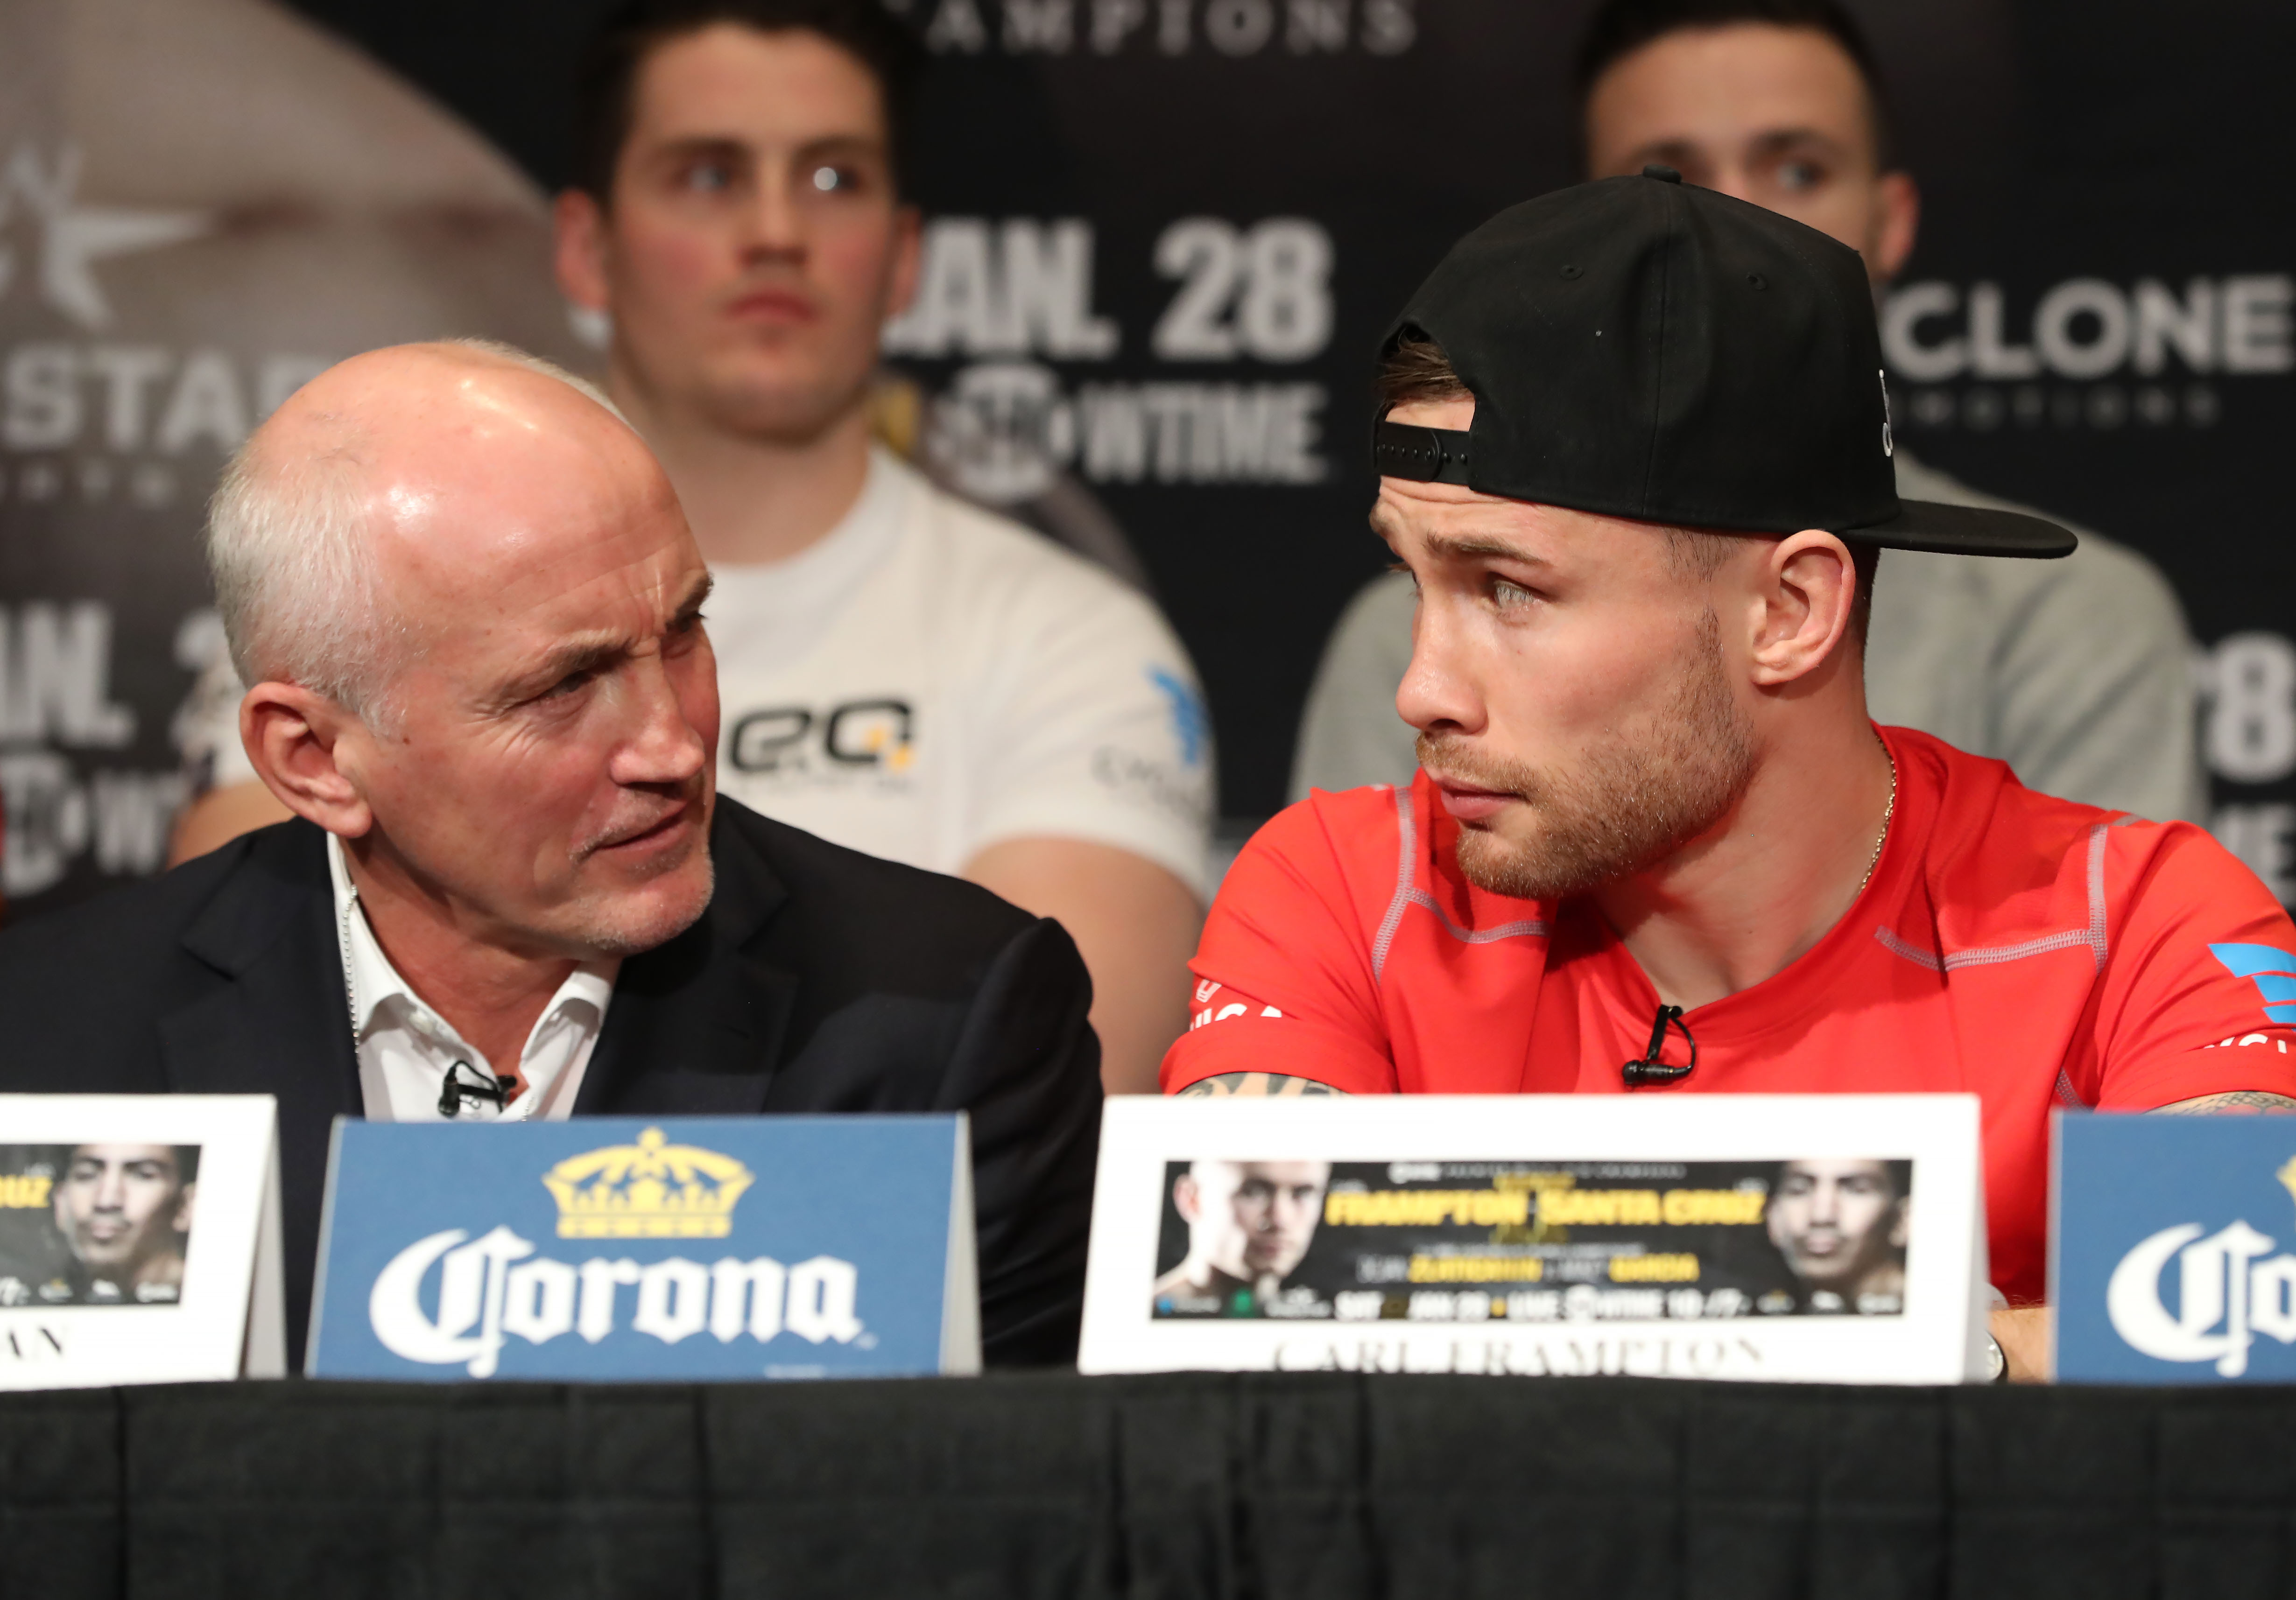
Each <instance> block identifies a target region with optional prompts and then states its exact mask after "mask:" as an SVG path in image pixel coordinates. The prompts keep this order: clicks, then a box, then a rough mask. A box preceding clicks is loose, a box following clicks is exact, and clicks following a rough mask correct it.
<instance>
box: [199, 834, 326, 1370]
mask: <svg viewBox="0 0 2296 1600" xmlns="http://www.w3.org/2000/svg"><path fill="white" fill-rule="evenodd" d="M325 850H326V845H325V836H324V834H322V833H321V832H320V831H319V829H316V828H314V827H312V826H311V825H310V824H309V823H307V822H291V823H288V824H286V825H285V826H284V827H282V828H275V829H267V830H266V831H265V832H264V833H262V834H258V835H257V836H256V837H254V839H253V840H252V841H251V842H250V846H249V847H248V850H247V855H246V859H245V860H244V861H242V863H241V864H240V866H239V868H238V869H237V870H235V871H234V872H233V873H232V875H231V876H230V877H229V878H226V879H225V882H224V885H223V886H222V887H221V888H220V889H218V890H217V893H216V895H215V897H214V899H212V900H211V901H209V903H208V905H207V907H206V909H205V910H202V911H201V914H200V916H199V918H197V919H196V920H195V921H193V924H192V926H191V927H189V928H188V929H186V930H185V932H184V937H183V944H184V948H185V949H186V950H188V951H190V952H191V953H192V954H193V955H194V956H196V957H198V958H199V959H201V961H203V962H205V963H206V964H207V965H209V967H213V968H215V970H216V971H217V972H218V973H221V974H222V975H223V976H225V977H226V978H228V979H230V980H232V981H231V982H230V983H228V984H225V985H224V986H223V987H221V988H218V989H216V990H214V991H213V992H209V994H207V995H205V996H203V997H202V998H201V999H200V1000H195V1001H193V1003H192V1004H190V1005H188V1006H184V1007H183V1008H179V1009H177V1010H175V1011H172V1012H169V1013H168V1015H166V1016H162V1017H161V1018H160V1056H161V1061H162V1064H163V1066H164V1069H165V1071H166V1073H167V1081H168V1090H170V1091H171V1092H173V1093H176V1094H266V1095H270V1096H272V1097H274V1098H275V1099H276V1100H277V1101H278V1104H279V1187H280V1202H281V1211H282V1213H283V1218H284V1224H285V1237H284V1239H283V1244H284V1245H285V1246H286V1254H285V1260H286V1264H287V1282H288V1319H289V1322H290V1325H291V1328H299V1327H301V1326H302V1324H303V1320H304V1318H305V1315H306V1314H307V1306H308V1302H309V1298H310V1282H311V1272H312V1268H313V1265H314V1263H315V1261H316V1256H317V1252H318V1239H319V1212H320V1201H321V1198H322V1196H323V1195H324V1192H325V1188H326V1180H327V1151H328V1145H329V1141H330V1138H331V1135H332V1132H333V1128H334V1120H335V1118H336V1117H338V1116H344V1115H348V1116H357V1115H359V1114H360V1110H361V1107H360V1102H359V1084H358V1057H357V1053H356V1052H355V1050H354V1049H353V1046H352V1042H351V1032H350V1024H349V1021H348V1000H346V999H345V997H344V993H343V974H342V960H341V957H340V953H339V950H338V946H337V944H336V942H335V927H334V917H333V892H332V888H331V887H330V886H329V883H328V879H327V868H326V853H325Z"/></svg>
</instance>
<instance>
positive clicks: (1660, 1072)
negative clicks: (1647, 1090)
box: [1619, 1005, 1698, 1089]
mask: <svg viewBox="0 0 2296 1600" xmlns="http://www.w3.org/2000/svg"><path fill="white" fill-rule="evenodd" d="M1669 1027H1671V1028H1674V1029H1676V1030H1677V1031H1678V1032H1679V1033H1681V1034H1682V1038H1683V1041H1684V1042H1685V1044H1687V1045H1689V1046H1690V1065H1687V1066H1669V1065H1667V1064H1666V1063H1665V1062H1663V1061H1661V1060H1660V1059H1659V1058H1658V1053H1659V1050H1660V1049H1661V1047H1662V1046H1663V1045H1664V1044H1665V1043H1666V1031H1667V1029H1669ZM1697 1070H1698V1041H1697V1040H1696V1039H1695V1038H1693V1037H1692V1035H1691V1032H1690V1024H1688V1023H1686V1022H1685V1021H1683V1020H1682V1008H1681V1007H1680V1006H1666V1005H1661V1007H1659V1008H1658V1016H1657V1017H1656V1018H1655V1019H1654V1020H1653V1021H1652V1023H1651V1036H1650V1046H1649V1048H1648V1049H1645V1050H1644V1051H1643V1055H1642V1059H1641V1060H1639V1061H1629V1062H1628V1063H1627V1064H1626V1065H1623V1066H1621V1067H1620V1068H1619V1075H1620V1077H1622V1078H1624V1079H1625V1080H1626V1082H1627V1087H1628V1089H1641V1088H1643V1087H1644V1086H1645V1085H1647V1084H1652V1083H1679V1082H1682V1080H1683V1079H1685V1078H1687V1077H1688V1076H1690V1074H1691V1073H1694V1072H1696V1071H1697Z"/></svg>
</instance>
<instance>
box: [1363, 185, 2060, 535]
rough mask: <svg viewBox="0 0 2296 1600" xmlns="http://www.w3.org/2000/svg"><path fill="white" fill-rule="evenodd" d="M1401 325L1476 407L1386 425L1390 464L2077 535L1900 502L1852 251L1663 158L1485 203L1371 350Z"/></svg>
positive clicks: (1522, 486)
mask: <svg viewBox="0 0 2296 1600" xmlns="http://www.w3.org/2000/svg"><path fill="white" fill-rule="evenodd" d="M1414 334H1415V335H1417V336H1419V337H1423V338H1425V339H1432V340H1433V341H1434V342H1435V343H1436V344H1438V345H1439V346H1440V347H1442V350H1443V353H1444V355H1446V356H1447V357H1448V358H1449V360H1450V363H1451V366H1452V368H1453V370H1454V371H1456V372H1457V373H1458V374H1459V377H1460V380H1462V381H1463V382H1464V383H1465V384H1466V386H1467V388H1469V389H1470V390H1471V391H1472V393H1473V395H1474V396H1475V420H1474V423H1473V425H1472V428H1471V429H1470V430H1469V431H1467V432H1465V433H1461V432H1458V431H1456V430H1454V429H1436V428H1414V427H1409V426H1406V425H1405V424H1401V423H1396V422H1390V421H1388V420H1386V419H1385V418H1384V417H1382V418H1381V419H1380V420H1378V421H1377V422H1376V423H1375V424H1374V429H1373V435H1374V437H1373V449H1372V453H1373V456H1374V460H1375V461H1376V462H1377V465H1378V468H1379V470H1380V472H1381V474H1382V476H1384V477H1389V478H1416V479H1420V480H1422V481H1427V482H1437V483H1454V484H1464V485H1465V486H1467V487H1469V488H1472V489H1478V490H1480V491H1481V492H1482V493H1484V494H1497V495H1503V496H1505V498H1507V499H1510V500H1531V501H1538V502H1541V503H1544V504H1546V505H1558V506H1568V507H1570V508H1571V509H1573V510H1581V511H1595V512H1599V513H1601V514H1603V515H1605V516H1611V517H1624V518H1632V519H1634V520H1636V521H1640V522H1659V523H1666V524H1669V525H1671V526H1675V527H1694V528H1717V529H1725V530H1729V531H1732V532H1743V533H1762V534H1792V533H1796V532H1799V531H1800V529H1803V528H1808V527H1815V528H1824V529H1825V530H1826V531H1827V532H1829V533H1833V534H1838V535H1841V538H1842V539H1844V540H1845V541H1849V542H1854V543H1866V544H1875V545H1882V546H1884V547H1887V548H1889V549H1892V550H1925V551H1944V552H1949V553H1953V554H1959V555H1974V556H2064V555H2071V553H2072V551H2073V547H2074V545H2075V544H2076V543H2078V541H2077V540H2075V538H2074V537H2073V535H2071V533H2070V532H2068V531H2067V530H2066V529H2064V528H2062V527H2058V526H2057V525H2056V524H2055V523H2054V522H2046V521H2044V520H2043V519H2041V518H2038V517H2027V516H2022V515H2020V514H2019V513H2017V512H2014V511H1996V510H1981V509H1980V508H1977V507H1974V506H1959V505H1940V504H1938V503H1936V502H1932V501H1923V500H1900V499H1898V488H1897V480H1896V477H1895V475H1894V473H1893V472H1892V470H1891V469H1890V454H1891V453H1892V451H1893V450H1894V448H1895V445H1894V442H1893V441H1892V439H1891V437H1890V396H1889V390H1888V387H1887V384H1886V381H1885V380H1884V378H1883V376H1882V347H1881V339H1880V337H1879V335H1878V334H1877V332H1876V331H1875V329H1874V299H1873V290H1871V289H1870V288H1869V287H1868V286H1867V283H1866V267H1865V264H1864V263H1863V262H1862V261H1861V260H1859V258H1858V256H1857V251H1855V250H1853V249H1849V247H1848V246H1846V245H1843V244H1841V243H1839V242H1837V241H1834V240H1832V239H1829V238H1828V237H1826V236H1825V234H1823V233H1819V232H1817V231H1816V229H1815V228H1808V227H1805V226H1803V225H1802V224H1800V223H1798V222H1795V221H1792V219H1791V218H1788V217H1784V216H1779V215H1778V214H1777V213H1776V212H1775V211H1766V210H1764V209H1763V208H1761V207H1759V206H1752V205H1748V204H1747V203H1746V202H1745V201H1743V200H1733V199H1731V198H1730V197H1729V196H1728V195H1726V194H1720V193H1718V192H1715V191H1713V190H1711V189H1700V188H1696V187H1693V186H1692V185H1690V184H1685V183H1683V182H1682V180H1681V177H1680V176H1679V175H1678V174H1677V173H1676V172H1675V171H1674V169H1673V168H1671V167H1644V169H1643V174H1642V176H1639V177H1626V178H1604V179H1603V180H1601V181H1600V182H1597V183H1592V184H1579V185H1577V186H1576V187H1574V188H1570V189H1562V190H1558V191H1557V192H1554V193H1553V194H1547V195H1543V196H1541V197H1540V198H1539V199H1538V200H1526V201H1525V202H1523V203H1522V204H1521V205H1519V206H1513V207H1511V208H1508V209H1506V210H1505V211H1502V212H1500V213H1499V214H1498V215H1497V216H1495V217H1493V218H1491V220H1490V221H1488V222H1487V223H1485V224H1483V225H1482V226H1481V227H1480V228H1477V229H1476V230H1475V231H1474V232H1473V233H1470V234H1468V235H1467V236H1466V237H1465V238H1464V239H1463V240H1461V241H1459V242H1458V243H1457V244H1456V245H1455V246H1454V247H1452V249H1451V252H1450V254H1449V255H1447V256H1446V257H1444V258H1443V261H1442V263H1441V265H1439V266H1437V267H1436V269H1435V271H1434V272H1433V273H1431V275H1430V276H1429V277H1428V279H1427V282H1424V283H1423V284H1421V285H1420V286H1419V291H1418V292H1417V293H1416V294H1415V295H1413V296H1412V297H1411V303H1410V304H1409V305H1408V306H1406V307H1405V308H1404V311H1403V314H1402V315H1401V316H1400V317H1398V319H1397V320H1396V322H1395V325H1394V326H1393V327H1392V328H1391V329H1390V330H1389V331H1388V335H1387V339H1386V341H1385V343H1384V345H1383V346H1382V348H1383V349H1390V350H1391V349H1392V348H1393V347H1395V345H1396V343H1397V342H1398V340H1400V339H1404V338H1405V337H1406V336H1410V335H1414Z"/></svg>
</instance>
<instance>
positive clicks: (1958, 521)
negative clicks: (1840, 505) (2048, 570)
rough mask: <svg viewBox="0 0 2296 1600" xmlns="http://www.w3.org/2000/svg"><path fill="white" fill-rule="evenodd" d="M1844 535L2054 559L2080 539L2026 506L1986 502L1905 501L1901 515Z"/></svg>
mask: <svg viewBox="0 0 2296 1600" xmlns="http://www.w3.org/2000/svg"><path fill="white" fill-rule="evenodd" d="M1837 531H1838V532H1839V533H1840V534H1841V537H1843V538H1844V539H1849V540H1854V541H1856V542H1857V543H1861V544H1878V545H1880V546H1881V547H1882V549H1884V550H1925V551H1932V552H1934V553H1936V554H1938V555H1948V556H2022V557H2025V558H2026V559H2030V560H2049V559H2054V558H2055V557H2058V556H2069V555H2071V554H2072V553H2073V551H2074V549H2075V547H2077V546H2078V545H2079V543H2080V541H2079V539H2078V538H2075V537H2074V536H2073V533H2072V530H2071V529H2070V528H2062V527H2058V526H2057V525H2056V524H2055V523H2054V522H2050V521H2047V520H2046V519H2044V518H2039V517H2028V516H2026V515H2025V514H2024V513H2023V512H2021V511H1997V510H1992V509H1990V508H1989V507H1986V506H1973V505H1946V504H1943V503H1942V502H1938V501H1934V500H1901V501H1899V502H1898V514H1897V515H1896V516H1894V517H1892V518H1889V519H1888V520H1887V521H1883V522H1874V523H1868V524H1867V525H1866V526H1865V527H1845V528H1841V529H1839V530H1837Z"/></svg>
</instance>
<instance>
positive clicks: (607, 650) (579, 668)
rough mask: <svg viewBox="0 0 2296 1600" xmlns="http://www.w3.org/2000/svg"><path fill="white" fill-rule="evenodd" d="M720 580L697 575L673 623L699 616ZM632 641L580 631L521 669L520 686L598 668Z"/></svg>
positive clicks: (547, 683)
mask: <svg viewBox="0 0 2296 1600" xmlns="http://www.w3.org/2000/svg"><path fill="white" fill-rule="evenodd" d="M716 586H717V579H716V578H715V577H713V576H710V575H709V573H707V572H704V573H701V575H700V576H697V577H695V578H694V580H693V583H692V584H688V585H687V587H686V591H685V599H684V600H681V601H679V602H678V607H677V609H676V611H674V612H672V613H671V614H670V626H672V627H677V626H680V625H682V624H685V623H689V622H692V621H693V620H694V619H696V618H697V617H699V616H701V607H702V603H703V602H704V601H706V600H709V592H710V590H711V589H713V588H715V587H716ZM629 648H630V647H629V641H628V640H627V639H626V638H624V637H623V636H622V635H621V634H619V633H577V634H575V635H573V636H572V637H571V638H570V639H564V640H561V641H559V642H558V643H557V644H554V645H553V646H552V647H551V648H550V649H549V650H548V651H546V652H545V654H544V656H543V657H542V659H541V660H539V661H537V663H536V664H535V665H534V668H533V670H532V671H530V672H525V673H520V674H519V677H518V684H519V690H525V689H528V688H531V687H532V686H535V685H537V684H538V685H540V686H541V687H542V688H545V689H547V688H550V687H551V686H552V685H553V684H555V683H558V682H562V680H564V679H567V678H570V677H572V676H574V675H575V674H576V673H586V672H595V671H597V670H598V669H599V668H600V667H602V666H607V665H611V664H612V663H614V662H616V661H619V660H620V659H621V658H622V657H624V656H627V654H629ZM518 692H519V691H518V690H513V691H512V698H515V697H516V694H517V693H518Z"/></svg>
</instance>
